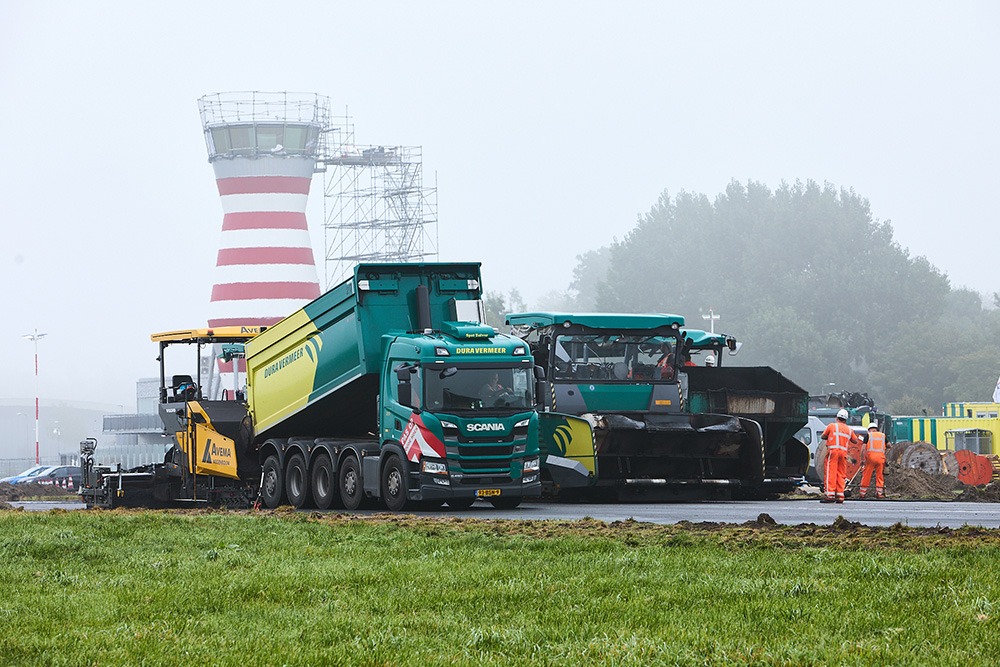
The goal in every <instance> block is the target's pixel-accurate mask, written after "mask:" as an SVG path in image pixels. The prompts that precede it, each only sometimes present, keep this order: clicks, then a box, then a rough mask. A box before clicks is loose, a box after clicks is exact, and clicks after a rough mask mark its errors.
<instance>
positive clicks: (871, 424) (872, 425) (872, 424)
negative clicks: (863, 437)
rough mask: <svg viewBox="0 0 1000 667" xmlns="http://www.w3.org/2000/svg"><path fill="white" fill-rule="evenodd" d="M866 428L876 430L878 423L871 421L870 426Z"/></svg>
mask: <svg viewBox="0 0 1000 667" xmlns="http://www.w3.org/2000/svg"><path fill="white" fill-rule="evenodd" d="M868 428H869V429H873V428H878V422H877V421H874V420H872V422H871V423H870V424H868Z"/></svg>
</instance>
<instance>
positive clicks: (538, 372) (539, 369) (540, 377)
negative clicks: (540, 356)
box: [535, 366, 545, 380]
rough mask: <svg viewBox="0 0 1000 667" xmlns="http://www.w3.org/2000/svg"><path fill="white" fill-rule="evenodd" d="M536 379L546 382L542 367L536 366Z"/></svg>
mask: <svg viewBox="0 0 1000 667" xmlns="http://www.w3.org/2000/svg"><path fill="white" fill-rule="evenodd" d="M535 379H536V380H544V379H545V369H544V368H542V367H541V366H535Z"/></svg>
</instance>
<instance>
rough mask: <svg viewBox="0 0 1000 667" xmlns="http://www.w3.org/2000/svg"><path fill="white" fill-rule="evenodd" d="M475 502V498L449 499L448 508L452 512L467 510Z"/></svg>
mask: <svg viewBox="0 0 1000 667" xmlns="http://www.w3.org/2000/svg"><path fill="white" fill-rule="evenodd" d="M474 502H476V497H475V496H462V497H461V498H449V499H448V507H450V508H452V509H453V510H467V509H469V508H470V507H472V503H474Z"/></svg>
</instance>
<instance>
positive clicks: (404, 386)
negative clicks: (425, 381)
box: [396, 374, 413, 408]
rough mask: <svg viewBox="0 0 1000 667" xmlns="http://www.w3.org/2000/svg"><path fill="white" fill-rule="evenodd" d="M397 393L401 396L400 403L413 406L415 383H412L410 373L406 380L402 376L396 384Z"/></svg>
mask: <svg viewBox="0 0 1000 667" xmlns="http://www.w3.org/2000/svg"><path fill="white" fill-rule="evenodd" d="M396 395H397V396H398V397H399V404H400V405H405V406H406V407H408V408H409V407H413V385H411V384H410V378H409V376H408V374H407V377H406V379H405V380H404V379H402V378H400V380H399V383H398V384H397V385H396Z"/></svg>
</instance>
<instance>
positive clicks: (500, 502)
mask: <svg viewBox="0 0 1000 667" xmlns="http://www.w3.org/2000/svg"><path fill="white" fill-rule="evenodd" d="M520 504H521V496H500V497H499V498H494V499H493V500H491V501H490V505H493V507H495V508H496V509H498V510H512V509H514V508H515V507H517V506H518V505H520Z"/></svg>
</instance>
